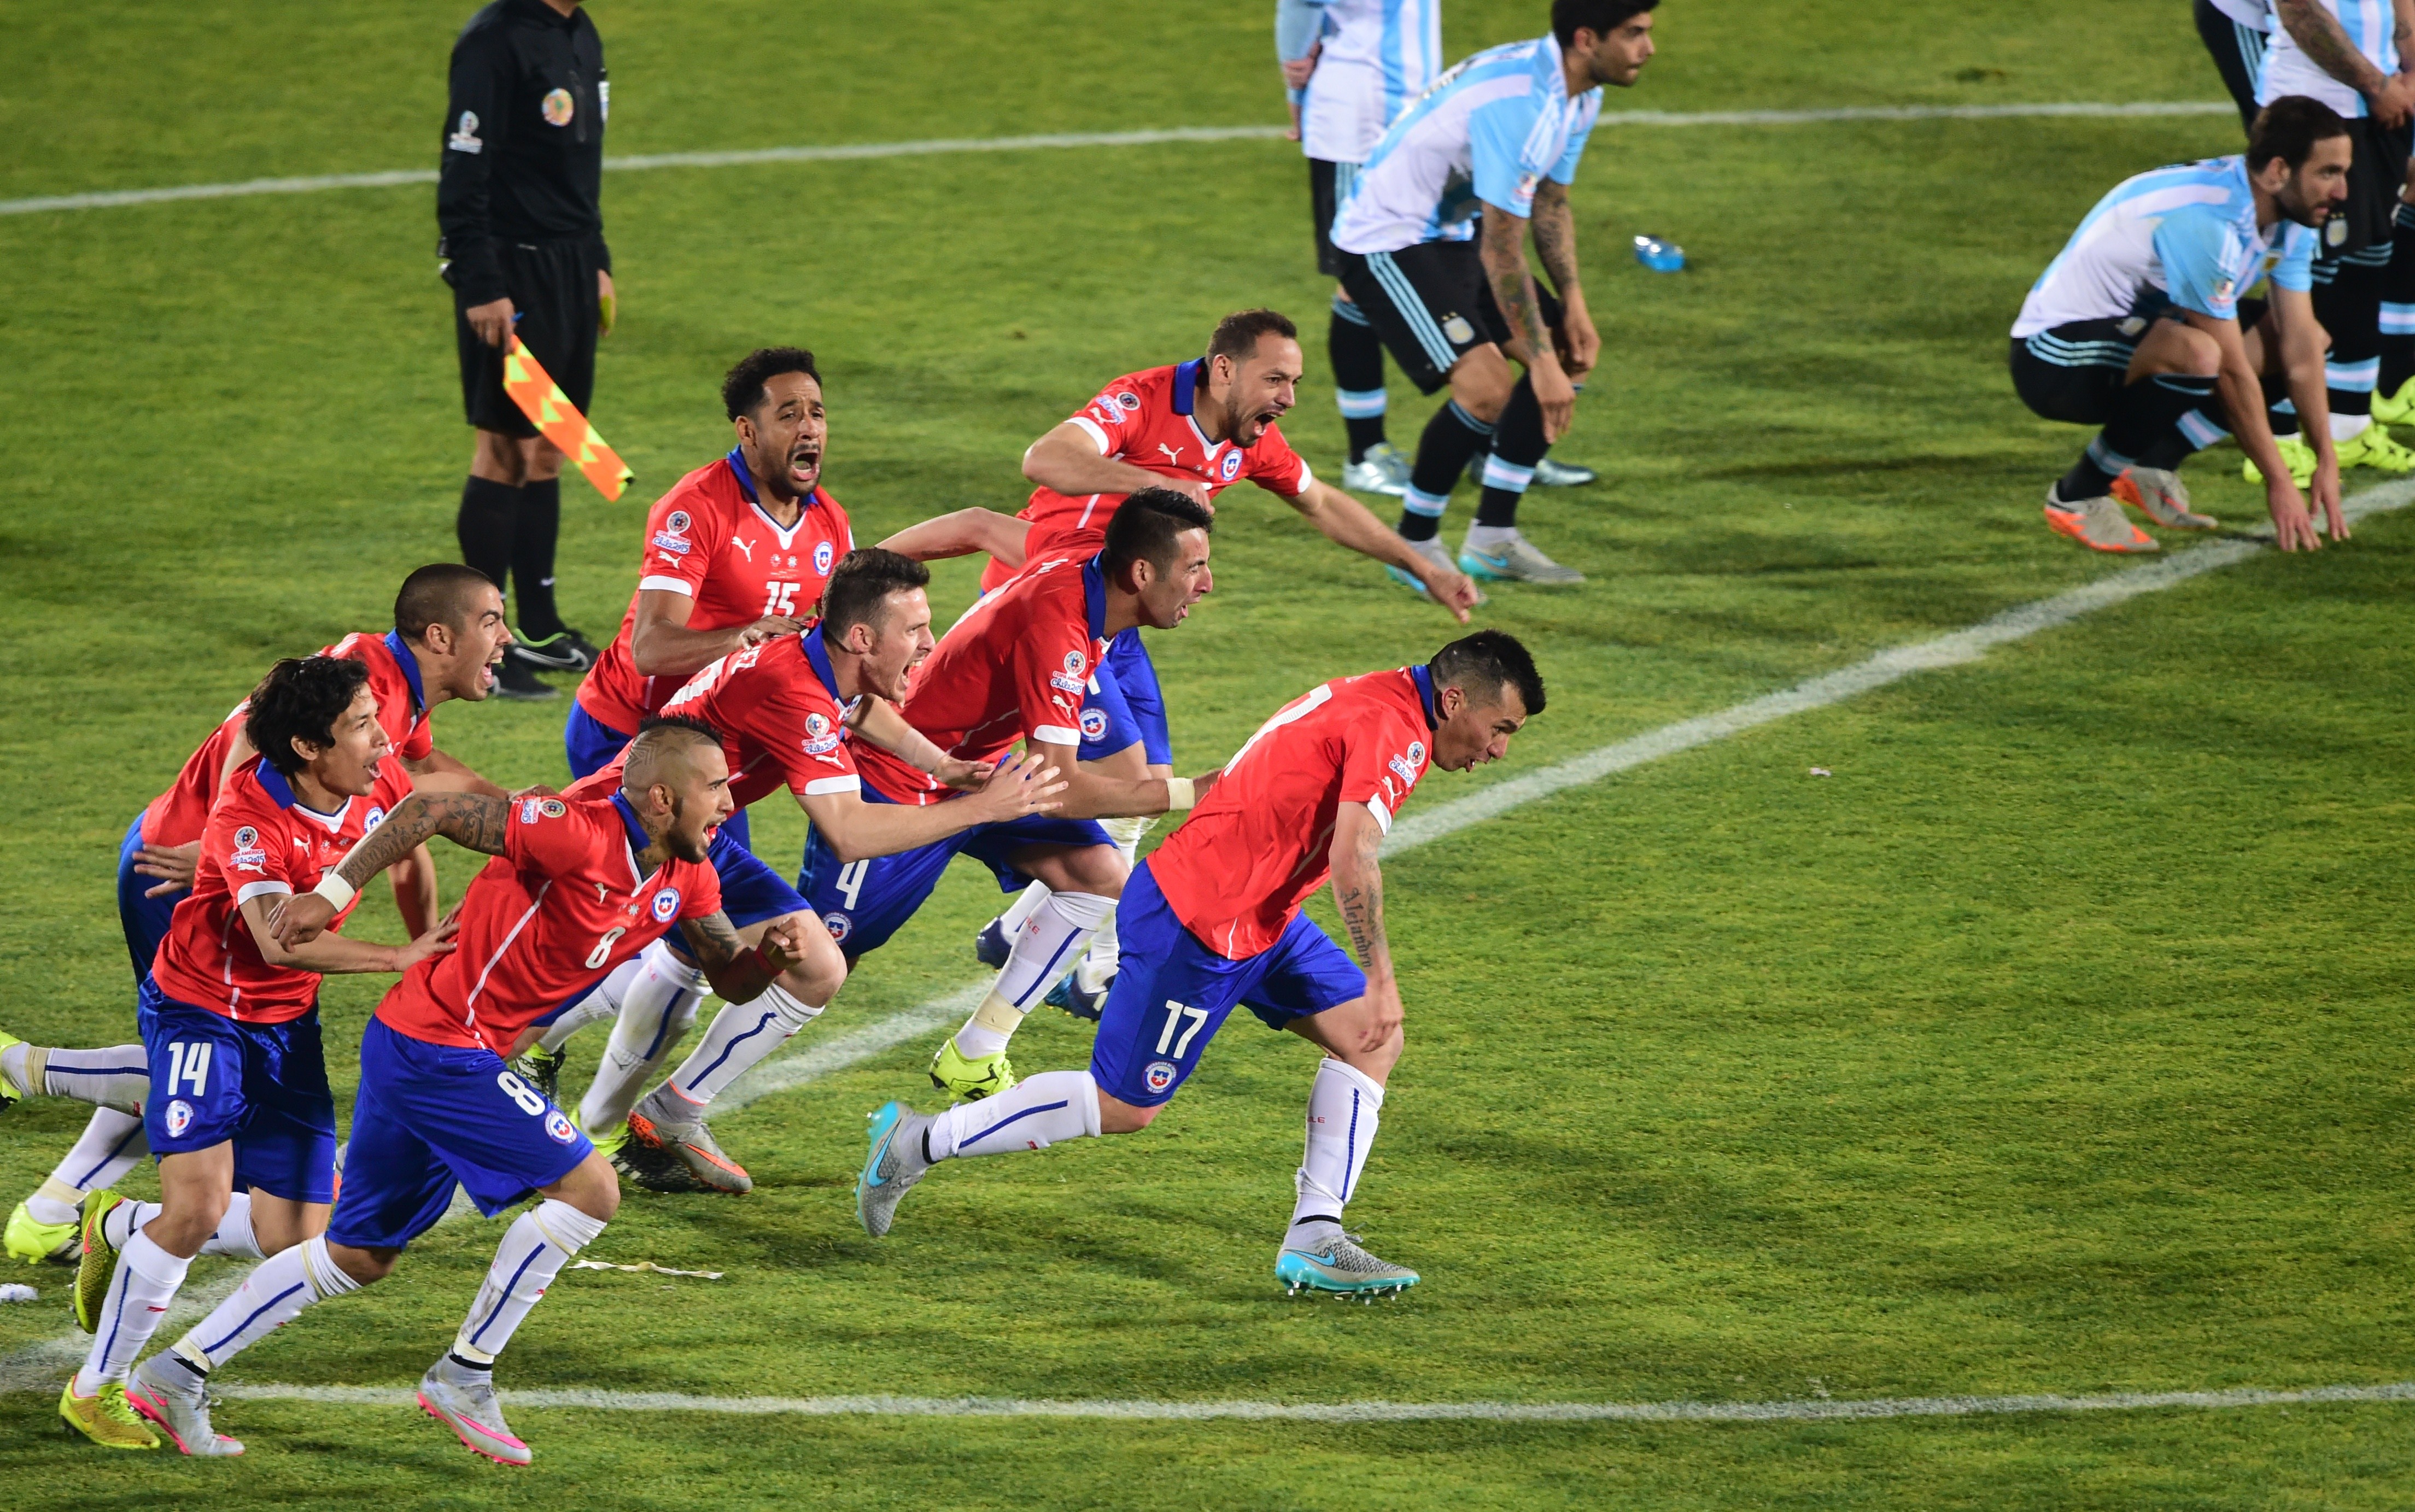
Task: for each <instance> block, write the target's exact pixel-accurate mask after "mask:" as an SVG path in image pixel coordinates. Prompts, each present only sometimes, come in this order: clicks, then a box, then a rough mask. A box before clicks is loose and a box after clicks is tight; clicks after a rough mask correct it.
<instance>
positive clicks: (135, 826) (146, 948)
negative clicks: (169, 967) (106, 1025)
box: [117, 814, 193, 982]
mask: <svg viewBox="0 0 2415 1512" xmlns="http://www.w3.org/2000/svg"><path fill="white" fill-rule="evenodd" d="M142 848H143V816H142V815H140V814H137V815H136V816H134V822H133V823H132V824H129V825H128V826H127V827H126V839H125V840H124V841H123V842H122V843H121V844H120V845H119V846H118V847H117V921H118V922H119V923H120V924H122V925H124V926H125V928H126V953H127V955H128V956H129V957H131V958H132V960H133V962H134V980H135V981H137V982H140V981H142V980H143V978H145V977H147V976H149V975H150V974H151V958H152V957H153V956H155V955H158V953H159V942H160V941H161V940H163V939H166V938H167V937H168V920H169V918H170V916H171V915H173V914H174V913H175V911H176V905H178V904H180V903H182V902H184V901H185V900H186V899H187V898H188V897H190V896H192V891H193V890H192V889H191V888H178V889H177V890H176V891H173V892H168V893H162V894H161V895H160V896H158V897H156V898H146V897H144V896H143V893H145V892H148V891H151V890H152V889H153V888H155V887H158V885H159V879H158V877H156V876H143V874H142V873H140V872H137V871H136V870H135V869H134V856H135V853H136V852H137V851H139V850H141V849H142Z"/></svg>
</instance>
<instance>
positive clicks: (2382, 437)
mask: <svg viewBox="0 0 2415 1512" xmlns="http://www.w3.org/2000/svg"><path fill="white" fill-rule="evenodd" d="M2333 450H2334V451H2336V452H2338V453H2339V464H2340V466H2341V467H2343V468H2351V467H2369V468H2371V469H2373V470H2374V471H2375V472H2387V473H2390V474H2392V475H2393V476H2398V477H2403V476H2405V475H2406V474H2407V473H2409V472H2415V452H2410V451H2408V449H2407V448H2406V447H2404V446H2401V445H2400V444H2399V443H2398V442H2395V441H2393V440H2392V439H2391V435H2390V427H2388V426H2385V425H2380V424H2374V425H2368V426H2366V427H2364V428H2363V430H2360V431H2358V432H2357V433H2356V434H2355V435H2353V436H2350V437H2349V438H2348V440H2346V441H2343V442H2333ZM2298 487H2302V488H2303V487H2305V485H2304V484H2303V483H2302V484H2300V485H2299V486H2298Z"/></svg>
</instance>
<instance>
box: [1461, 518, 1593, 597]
mask: <svg viewBox="0 0 2415 1512" xmlns="http://www.w3.org/2000/svg"><path fill="white" fill-rule="evenodd" d="M1459 566H1460V570H1461V571H1463V572H1464V573H1466V574H1467V576H1470V577H1474V578H1477V579H1478V580H1479V581H1492V582H1508V583H1549V584H1554V585H1566V584H1569V583H1582V582H1583V581H1584V580H1585V579H1584V574H1583V573H1581V572H1579V571H1577V570H1576V569H1575V568H1574V567H1563V566H1561V565H1560V564H1559V563H1558V562H1556V561H1553V560H1552V559H1551V558H1549V557H1547V556H1545V555H1543V554H1542V553H1541V552H1540V551H1538V550H1536V549H1535V543H1534V542H1532V541H1529V540H1527V539H1526V538H1525V537H1524V536H1523V535H1520V534H1519V533H1518V532H1517V531H1510V532H1509V539H1508V540H1506V541H1496V542H1494V543H1493V545H1491V546H1486V547H1483V548H1482V549H1480V550H1479V549H1478V547H1476V546H1466V545H1463V546H1461V547H1460V550H1459Z"/></svg>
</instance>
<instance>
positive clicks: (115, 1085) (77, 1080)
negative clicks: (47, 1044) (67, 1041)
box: [27, 1045, 151, 1112]
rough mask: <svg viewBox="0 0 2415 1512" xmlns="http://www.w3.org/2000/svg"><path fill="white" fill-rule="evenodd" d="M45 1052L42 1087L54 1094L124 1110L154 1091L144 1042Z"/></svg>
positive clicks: (50, 1094) (138, 1104)
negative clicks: (101, 1048)
mask: <svg viewBox="0 0 2415 1512" xmlns="http://www.w3.org/2000/svg"><path fill="white" fill-rule="evenodd" d="M27 1048H28V1049H31V1048H32V1047H31V1046H28V1047H27ZM44 1054H45V1056H46V1060H45V1064H44V1069H43V1074H42V1091H43V1092H44V1093H46V1094H47V1095H49V1096H51V1097H54V1098H73V1099H75V1100H77V1101H79V1102H90V1103H95V1104H97V1105H98V1106H100V1107H104V1108H115V1109H117V1110H119V1111H120V1112H124V1111H127V1110H129V1109H135V1108H140V1107H142V1106H143V1099H144V1098H147V1097H149V1096H150V1095H151V1055H150V1053H149V1052H148V1051H146V1050H144V1049H143V1047H142V1046H141V1045H111V1046H110V1047H109V1048H107V1049H105V1050H51V1051H47V1052H45V1053H44Z"/></svg>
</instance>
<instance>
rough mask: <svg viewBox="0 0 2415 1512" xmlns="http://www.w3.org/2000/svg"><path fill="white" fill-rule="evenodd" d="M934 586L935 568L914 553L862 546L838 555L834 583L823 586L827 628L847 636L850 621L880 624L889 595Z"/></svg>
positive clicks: (832, 577)
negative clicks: (899, 552)
mask: <svg viewBox="0 0 2415 1512" xmlns="http://www.w3.org/2000/svg"><path fill="white" fill-rule="evenodd" d="M930 586H931V569H930V568H928V567H925V566H923V565H922V563H921V562H919V561H915V560H914V559H913V558H912V557H903V556H899V555H898V554H897V553H896V552H894V551H883V550H882V549H880V547H878V546H858V547H857V548H856V549H854V550H853V551H850V552H848V553H847V555H846V556H843V557H841V558H839V559H838V568H837V570H836V571H834V572H832V574H831V578H830V585H829V586H828V587H826V588H824V589H823V590H822V625H823V628H825V629H827V630H831V631H833V632H835V633H836V634H838V635H839V636H845V635H846V634H847V627H848V626H850V625H859V624H868V625H870V626H872V628H873V629H875V630H877V629H879V628H880V622H881V618H882V615H883V614H884V612H885V606H887V604H888V603H889V595H890V594H892V593H902V592H905V591H907V590H908V589H915V588H928V587H930Z"/></svg>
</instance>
